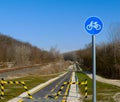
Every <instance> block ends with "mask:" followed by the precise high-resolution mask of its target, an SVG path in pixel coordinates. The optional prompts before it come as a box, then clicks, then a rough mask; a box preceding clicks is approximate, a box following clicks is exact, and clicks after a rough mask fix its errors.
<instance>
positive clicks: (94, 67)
mask: <svg viewBox="0 0 120 102" xmlns="http://www.w3.org/2000/svg"><path fill="white" fill-rule="evenodd" d="M92 60H93V74H92V75H93V76H92V78H93V102H96V47H95V35H92Z"/></svg>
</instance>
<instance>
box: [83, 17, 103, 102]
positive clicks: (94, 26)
mask: <svg viewBox="0 0 120 102" xmlns="http://www.w3.org/2000/svg"><path fill="white" fill-rule="evenodd" d="M102 27H103V23H102V21H101V20H100V19H99V18H97V17H89V18H88V19H87V20H86V22H85V29H86V31H87V32H88V33H89V34H92V62H93V63H92V64H93V66H92V68H93V69H92V70H93V73H92V83H93V84H92V86H93V97H92V98H93V102H96V46H95V35H96V34H98V33H99V32H100V31H101V30H102Z"/></svg>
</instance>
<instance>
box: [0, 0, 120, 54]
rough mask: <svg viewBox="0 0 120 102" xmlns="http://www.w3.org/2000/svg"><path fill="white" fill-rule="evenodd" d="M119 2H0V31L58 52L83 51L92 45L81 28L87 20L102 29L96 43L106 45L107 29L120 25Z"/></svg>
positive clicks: (45, 0)
mask: <svg viewBox="0 0 120 102" xmlns="http://www.w3.org/2000/svg"><path fill="white" fill-rule="evenodd" d="M119 11H120V0H0V32H1V33H3V34H6V35H9V36H11V37H13V38H15V39H18V40H21V41H24V42H29V43H31V44H32V45H34V46H37V47H39V48H42V49H44V50H49V49H50V48H51V47H57V49H58V50H60V52H67V51H72V50H77V49H82V48H84V47H85V45H86V44H88V43H90V42H91V35H89V34H88V33H87V32H86V31H85V28H84V24H85V21H86V19H87V18H88V17H91V16H97V17H99V18H101V20H102V22H103V23H104V27H103V29H102V31H101V32H100V34H98V35H97V36H96V42H97V44H100V43H101V42H107V41H108V36H109V32H110V30H111V29H110V26H112V25H114V24H116V23H120V13H119Z"/></svg>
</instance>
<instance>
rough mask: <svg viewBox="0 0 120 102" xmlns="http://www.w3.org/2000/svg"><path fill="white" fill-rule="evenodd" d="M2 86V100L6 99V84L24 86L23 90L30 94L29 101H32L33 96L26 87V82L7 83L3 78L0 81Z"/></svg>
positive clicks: (0, 96) (0, 95)
mask: <svg viewBox="0 0 120 102" xmlns="http://www.w3.org/2000/svg"><path fill="white" fill-rule="evenodd" d="M0 84H1V87H0V88H1V94H0V99H4V85H5V84H17V85H18V84H21V85H23V88H24V89H25V91H26V93H27V94H28V96H29V99H32V98H33V97H32V95H31V94H30V92H29V90H28V88H27V86H26V85H25V82H24V81H6V80H4V79H3V78H2V79H1V80H0Z"/></svg>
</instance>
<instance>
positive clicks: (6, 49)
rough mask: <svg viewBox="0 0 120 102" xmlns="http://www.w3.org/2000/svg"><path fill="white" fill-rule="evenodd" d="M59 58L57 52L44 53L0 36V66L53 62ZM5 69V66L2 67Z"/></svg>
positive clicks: (28, 45) (54, 50)
mask: <svg viewBox="0 0 120 102" xmlns="http://www.w3.org/2000/svg"><path fill="white" fill-rule="evenodd" d="M60 58H61V56H60V54H59V51H57V50H56V49H55V48H51V50H50V51H45V50H42V49H40V48H37V47H35V46H32V45H31V44H29V43H25V42H22V41H18V40H16V39H13V38H12V37H9V36H6V35H3V34H0V65H1V64H3V63H5V62H12V63H14V65H15V66H24V65H32V64H42V63H48V62H55V61H57V60H59V59H60ZM3 67H5V66H3Z"/></svg>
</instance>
